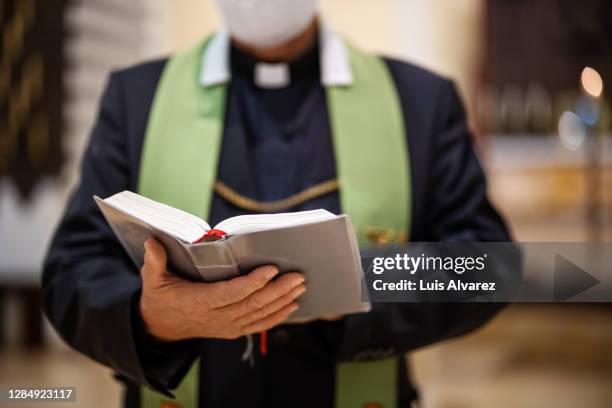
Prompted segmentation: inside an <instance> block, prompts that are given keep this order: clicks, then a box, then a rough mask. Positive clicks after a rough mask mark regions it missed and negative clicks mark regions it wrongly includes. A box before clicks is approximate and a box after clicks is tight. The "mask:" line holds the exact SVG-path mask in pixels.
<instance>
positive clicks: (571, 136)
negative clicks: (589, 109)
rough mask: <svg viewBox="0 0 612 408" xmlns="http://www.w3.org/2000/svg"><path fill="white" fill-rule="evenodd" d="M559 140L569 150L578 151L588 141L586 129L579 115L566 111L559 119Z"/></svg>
mask: <svg viewBox="0 0 612 408" xmlns="http://www.w3.org/2000/svg"><path fill="white" fill-rule="evenodd" d="M559 139H560V140H561V144H562V145H563V146H565V148H567V149H569V150H572V151H574V150H578V148H579V147H580V146H582V144H583V143H584V141H585V139H586V128H585V126H584V123H583V122H582V120H581V119H580V117H579V116H578V115H576V114H575V113H574V112H570V111H565V112H563V114H562V115H561V117H560V118H559Z"/></svg>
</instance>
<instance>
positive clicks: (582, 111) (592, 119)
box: [576, 95, 599, 126]
mask: <svg viewBox="0 0 612 408" xmlns="http://www.w3.org/2000/svg"><path fill="white" fill-rule="evenodd" d="M576 114H577V115H578V116H579V117H580V119H582V122H583V123H584V124H585V125H587V126H595V125H596V124H597V122H598V121H599V103H597V100H595V99H593V98H591V97H589V96H586V95H581V96H580V97H579V98H578V101H576Z"/></svg>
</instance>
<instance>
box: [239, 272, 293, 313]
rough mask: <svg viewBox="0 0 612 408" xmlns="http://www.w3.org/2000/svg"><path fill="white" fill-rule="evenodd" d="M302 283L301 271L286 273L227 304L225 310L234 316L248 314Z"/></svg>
mask: <svg viewBox="0 0 612 408" xmlns="http://www.w3.org/2000/svg"><path fill="white" fill-rule="evenodd" d="M303 283H304V275H302V274H301V273H296V272H291V273H286V274H284V275H283V276H281V277H279V278H278V279H277V280H275V281H273V282H270V283H268V284H267V285H266V286H265V287H263V288H261V289H259V290H258V291H256V292H254V293H252V294H251V295H249V296H248V297H246V298H245V299H243V300H242V301H240V302H238V303H235V304H233V305H230V306H228V307H227V311H228V312H229V313H230V314H232V315H233V316H234V317H236V318H238V317H240V316H242V315H246V314H249V313H251V312H254V311H256V310H259V309H261V308H263V307H265V306H266V305H268V304H270V303H272V302H274V301H276V300H277V299H279V298H281V297H283V296H285V295H286V294H288V293H289V292H291V291H292V290H293V289H294V288H296V287H297V286H299V285H302V284H303ZM261 317H264V316H260V318H261Z"/></svg>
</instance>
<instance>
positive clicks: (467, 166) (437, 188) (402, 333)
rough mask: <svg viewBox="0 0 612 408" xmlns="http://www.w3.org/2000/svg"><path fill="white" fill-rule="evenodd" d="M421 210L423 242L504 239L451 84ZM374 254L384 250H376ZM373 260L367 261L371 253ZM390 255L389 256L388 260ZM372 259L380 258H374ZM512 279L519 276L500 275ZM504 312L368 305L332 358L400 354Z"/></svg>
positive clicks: (347, 327)
mask: <svg viewBox="0 0 612 408" xmlns="http://www.w3.org/2000/svg"><path fill="white" fill-rule="evenodd" d="M435 115H436V117H435V123H436V124H437V128H436V129H434V131H433V139H432V143H433V145H432V148H431V150H430V151H431V152H432V153H431V154H432V157H431V160H430V163H431V168H430V171H429V172H428V176H427V180H426V182H427V183H428V184H429V186H428V189H427V191H429V194H428V197H427V200H426V203H425V205H424V206H423V208H425V209H426V210H425V212H424V216H425V220H426V222H425V225H426V228H427V232H426V234H424V235H422V237H425V240H427V241H431V242H444V241H447V242H448V241H473V242H488V241H495V242H504V241H509V240H510V236H509V234H508V231H507V229H506V226H505V225H504V222H503V221H502V219H501V218H500V216H499V215H498V213H497V212H496V211H495V209H494V208H493V207H492V206H491V204H490V203H489V200H488V199H487V194H486V182H485V177H484V174H483V171H482V169H481V167H480V164H479V162H478V159H477V157H476V154H475V152H474V148H473V146H472V141H471V137H470V134H469V131H468V128H467V124H466V118H465V113H464V110H463V106H462V104H461V101H460V99H459V97H458V95H457V92H456V90H455V88H454V86H453V85H452V83H451V82H448V81H445V82H444V86H443V87H442V90H441V92H440V96H439V100H438V103H437V109H436V113H435ZM380 251H381V252H380V255H383V254H385V252H386V251H388V249H380ZM370 255H372V254H370ZM387 255H388V254H387ZM374 256H378V255H376V254H374ZM505 273H510V274H515V273H518V271H506V272H505ZM501 307H502V305H500V304H491V303H467V302H466V303H433V302H422V303H373V305H372V310H371V312H370V313H366V314H357V315H351V316H348V317H346V318H345V319H344V322H343V323H342V324H343V329H344V330H343V340H342V341H341V346H340V349H339V356H338V359H339V360H341V361H347V360H349V361H350V360H355V359H358V360H359V359H370V358H380V357H384V356H390V355H394V354H400V353H405V352H407V351H410V350H413V349H416V348H418V347H422V346H426V345H429V344H432V343H435V342H438V341H441V340H444V339H447V338H451V337H454V336H458V335H461V334H464V333H467V332H468V331H470V330H472V329H474V328H476V327H478V326H480V325H482V324H484V323H485V322H486V321H488V320H489V319H490V318H491V317H492V316H494V315H495V313H496V312H497V311H498V310H499V309H500V308H501Z"/></svg>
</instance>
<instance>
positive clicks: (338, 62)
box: [200, 24, 353, 86]
mask: <svg viewBox="0 0 612 408" xmlns="http://www.w3.org/2000/svg"><path fill="white" fill-rule="evenodd" d="M320 27H321V28H320V32H319V36H320V37H319V38H320V44H321V51H320V64H321V83H322V84H323V86H348V85H351V84H352V83H353V71H352V70H351V64H350V60H349V55H348V50H347V49H346V45H345V44H344V40H343V39H342V38H341V37H340V36H339V35H338V34H337V33H336V32H335V31H333V30H332V29H331V28H329V27H327V26H325V24H321V25H320ZM229 49H230V37H229V34H228V33H227V31H225V30H219V31H217V32H216V33H215V34H214V35H213V38H212V39H211V40H210V44H209V45H208V47H207V48H206V51H205V52H204V55H202V69H201V71H200V83H201V84H202V85H203V86H212V85H217V84H222V83H227V82H229V80H230V79H231V72H230V68H229Z"/></svg>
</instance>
